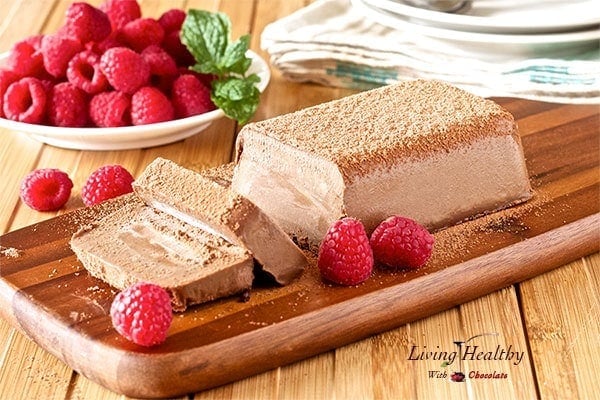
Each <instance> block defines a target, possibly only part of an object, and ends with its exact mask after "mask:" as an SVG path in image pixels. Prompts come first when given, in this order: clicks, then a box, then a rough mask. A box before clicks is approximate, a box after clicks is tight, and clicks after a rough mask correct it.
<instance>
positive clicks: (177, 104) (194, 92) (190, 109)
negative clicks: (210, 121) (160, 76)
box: [171, 74, 215, 118]
mask: <svg viewBox="0 0 600 400" xmlns="http://www.w3.org/2000/svg"><path fill="white" fill-rule="evenodd" d="M171 100H172V101H173V107H174V108H175V116H176V117H177V118H185V117H189V116H192V115H197V114H203V113H205V112H208V111H211V110H214V109H215V105H214V104H213V102H212V101H211V99H210V89H209V88H207V87H206V86H204V85H203V84H202V82H200V81H199V80H198V78H196V77H195V76H194V75H189V74H188V75H181V76H179V77H178V78H177V79H175V82H173V87H172V89H171Z"/></svg>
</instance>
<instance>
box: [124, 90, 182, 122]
mask: <svg viewBox="0 0 600 400" xmlns="http://www.w3.org/2000/svg"><path fill="white" fill-rule="evenodd" d="M173 116H174V111H173V106H172V105H171V101H170V100H169V99H168V98H167V96H165V95H164V94H163V92H161V91H160V90H158V89H157V88H154V87H151V86H144V87H143V88H141V89H140V90H138V91H137V92H135V93H134V95H133V96H132V97H131V122H132V123H133V125H145V124H153V123H155V122H163V121H170V120H172V119H173Z"/></svg>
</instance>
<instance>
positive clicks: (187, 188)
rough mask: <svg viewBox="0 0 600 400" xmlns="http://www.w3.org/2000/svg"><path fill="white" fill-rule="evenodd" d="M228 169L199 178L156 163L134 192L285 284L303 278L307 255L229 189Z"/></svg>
mask: <svg viewBox="0 0 600 400" xmlns="http://www.w3.org/2000/svg"><path fill="white" fill-rule="evenodd" d="M231 170H232V169H231V168H227V166H221V167H216V168H213V169H211V170H208V171H203V172H201V173H198V172H195V171H192V170H189V169H186V168H183V167H181V166H179V165H177V164H176V163H174V162H172V161H170V160H166V159H164V158H157V159H156V160H154V161H153V162H152V163H150V164H149V165H148V166H147V167H146V169H145V170H144V172H143V173H142V174H141V175H140V176H139V177H138V178H137V179H136V180H135V182H134V184H133V188H134V190H135V192H136V193H137V194H138V195H139V196H140V198H142V199H143V200H144V202H145V203H146V204H148V205H149V206H151V207H153V208H155V209H157V210H161V211H163V212H165V213H168V214H171V215H173V216H174V217H176V218H178V219H180V220H182V221H185V222H186V223H188V224H190V225H193V226H195V227H198V228H200V229H203V230H205V231H207V232H211V233H212V234H214V235H219V236H222V237H223V238H225V239H226V240H227V241H229V242H231V243H233V244H235V245H238V246H243V247H245V248H246V249H248V250H249V251H250V253H251V254H252V256H254V258H255V259H256V261H257V262H258V263H259V264H260V265H261V266H262V268H263V270H264V271H266V272H267V273H269V274H270V275H272V276H273V277H274V279H275V280H276V281H277V282H278V283H280V284H283V285H285V284H287V283H289V282H290V281H292V280H293V279H294V278H296V277H298V276H299V275H300V274H301V273H302V271H303V270H304V268H305V267H306V264H307V259H306V256H305V255H304V253H303V252H302V251H301V250H300V249H299V248H298V247H297V246H296V245H295V244H294V243H293V242H292V240H291V239H290V238H289V236H288V235H287V234H286V233H285V232H284V231H283V230H281V228H280V227H279V226H278V225H277V224H275V223H274V222H273V221H272V220H271V218H269V217H268V216H267V215H266V214H265V213H263V212H262V210H261V209H260V208H258V207H256V206H255V205H254V204H253V203H252V202H251V201H249V200H248V199H246V198H244V197H243V196H240V195H239V194H237V193H235V192H234V191H233V190H231V188H230V186H229V182H230V180H231ZM228 172H229V173H228Z"/></svg>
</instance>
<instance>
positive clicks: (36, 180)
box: [20, 168, 73, 211]
mask: <svg viewBox="0 0 600 400" xmlns="http://www.w3.org/2000/svg"><path fill="white" fill-rule="evenodd" d="M72 188H73V182H71V179H69V176H68V175H67V174H66V173H64V172H62V171H60V170H58V169H55V168H43V169H36V170H35V171H32V172H30V173H29V174H27V176H25V178H23V180H22V181H21V192H20V197H21V200H23V202H24V203H25V204H27V205H28V206H29V207H31V208H33V209H34V210H38V211H54V210H58V209H59V208H61V207H62V206H64V205H65V203H66V202H67V200H69V196H71V189H72Z"/></svg>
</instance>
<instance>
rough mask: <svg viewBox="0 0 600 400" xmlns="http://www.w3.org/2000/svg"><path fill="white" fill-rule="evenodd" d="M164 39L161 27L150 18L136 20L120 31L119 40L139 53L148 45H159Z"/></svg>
mask: <svg viewBox="0 0 600 400" xmlns="http://www.w3.org/2000/svg"><path fill="white" fill-rule="evenodd" d="M164 37H165V31H164V30H163V28H162V26H160V24H159V23H158V21H156V20H155V19H152V18H138V19H136V20H133V21H131V22H129V23H127V25H125V26H124V27H123V28H122V29H121V35H120V39H121V40H123V41H124V42H125V43H127V44H128V45H129V46H130V47H131V48H132V49H133V50H135V51H137V52H141V51H142V50H144V49H145V48H146V47H148V46H150V45H153V44H155V45H160V44H161V43H162V41H163V39H164Z"/></svg>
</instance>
